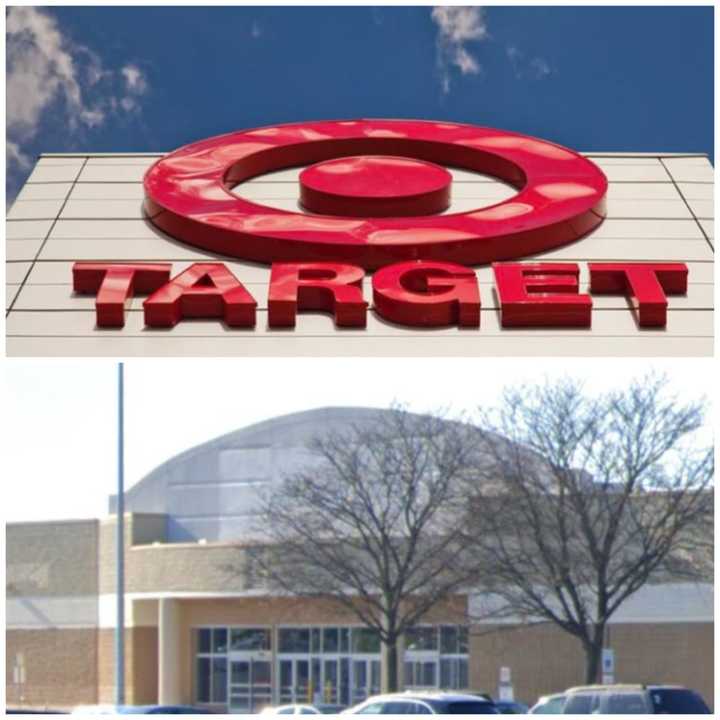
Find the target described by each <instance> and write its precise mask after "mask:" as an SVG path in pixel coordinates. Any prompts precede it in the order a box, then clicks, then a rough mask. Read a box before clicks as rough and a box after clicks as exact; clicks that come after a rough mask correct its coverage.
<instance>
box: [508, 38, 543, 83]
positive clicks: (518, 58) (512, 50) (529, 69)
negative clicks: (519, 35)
mask: <svg viewBox="0 0 720 720" xmlns="http://www.w3.org/2000/svg"><path fill="white" fill-rule="evenodd" d="M505 54H506V55H507V58H508V60H509V61H510V65H511V66H512V68H513V71H514V72H515V77H516V78H518V79H520V78H524V77H527V74H528V73H529V74H530V75H532V76H533V77H534V78H536V79H538V80H542V79H543V78H545V77H547V76H548V75H550V74H551V73H552V69H551V68H550V64H549V63H548V61H547V60H545V58H541V57H534V58H532V60H530V61H529V62H525V53H523V52H522V51H521V50H519V49H518V48H517V47H516V46H515V45H508V46H507V47H506V48H505Z"/></svg>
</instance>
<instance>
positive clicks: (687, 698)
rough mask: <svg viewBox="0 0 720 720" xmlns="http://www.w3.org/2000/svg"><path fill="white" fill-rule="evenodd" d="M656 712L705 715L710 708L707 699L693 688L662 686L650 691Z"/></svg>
mask: <svg viewBox="0 0 720 720" xmlns="http://www.w3.org/2000/svg"><path fill="white" fill-rule="evenodd" d="M650 697H651V699H652V703H653V705H654V706H655V712H656V713H666V714H672V715H705V714H707V713H709V712H710V709H709V708H708V706H707V705H706V704H705V701H704V700H703V699H702V698H701V697H700V695H698V694H697V693H696V692H693V691H692V690H683V689H681V688H661V689H656V690H653V691H652V692H651V693H650Z"/></svg>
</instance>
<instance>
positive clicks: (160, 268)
mask: <svg viewBox="0 0 720 720" xmlns="http://www.w3.org/2000/svg"><path fill="white" fill-rule="evenodd" d="M170 268H171V266H170V263H75V264H74V265H73V268H72V273H73V290H74V291H75V292H76V293H82V294H86V295H93V294H96V295H97V298H96V300H95V316H96V322H97V325H98V327H123V326H124V325H125V307H126V305H127V304H128V302H129V301H130V299H131V298H132V297H133V295H134V294H136V293H138V294H148V293H152V292H155V291H156V290H157V289H158V288H160V287H162V286H163V285H164V284H165V283H166V282H167V281H168V280H169V279H170Z"/></svg>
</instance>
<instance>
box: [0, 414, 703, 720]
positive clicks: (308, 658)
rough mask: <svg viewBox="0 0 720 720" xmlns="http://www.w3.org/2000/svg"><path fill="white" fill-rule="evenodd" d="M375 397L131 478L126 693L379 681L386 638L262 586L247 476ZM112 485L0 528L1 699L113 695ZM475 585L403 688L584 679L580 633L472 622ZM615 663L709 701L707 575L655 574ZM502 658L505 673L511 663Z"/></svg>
mask: <svg viewBox="0 0 720 720" xmlns="http://www.w3.org/2000/svg"><path fill="white" fill-rule="evenodd" d="M381 412H382V411H378V410H369V409H362V408H329V409H318V410H311V411H307V412H302V413H296V414H292V415H288V416H283V417H278V418H274V419H272V420H268V421H264V422H261V423H258V424H256V425H252V426H250V427H247V428H243V429H241V430H238V431H236V432H233V433H230V434H228V435H224V436H222V437H220V438H217V439H215V440H212V441H210V442H207V443H204V444H202V445H200V446H197V447H194V448H192V449H190V450H188V451H186V452H183V453H181V454H180V455H178V456H176V457H174V458H172V459H170V460H168V461H167V462H165V463H163V464H162V465H161V466H159V467H158V468H157V469H155V470H154V471H153V472H151V473H150V474H149V475H147V476H146V477H145V478H143V479H142V480H141V481H140V482H138V483H137V484H136V485H134V486H133V487H132V488H130V490H129V491H128V492H127V498H126V510H127V512H126V515H125V518H124V522H125V529H126V533H125V539H126V548H125V550H126V593H127V595H126V635H125V637H126V677H127V680H126V683H127V701H128V702H129V703H138V704H140V703H155V702H162V703H197V704H203V705H204V704H207V705H210V706H212V707H214V708H215V709H218V710H227V711H230V712H243V711H245V712H247V711H249V710H257V709H259V708H260V707H262V706H264V705H267V704H270V703H286V702H293V701H294V702H306V701H313V700H314V701H326V702H332V703H339V704H343V705H348V704H352V703H354V702H357V701H360V700H362V699H364V698H365V697H366V696H367V695H368V694H371V693H374V692H377V691H378V690H379V689H380V667H381V648H380V643H379V641H378V638H377V636H376V635H374V633H373V632H372V631H370V630H368V629H367V628H364V627H362V626H361V625H360V624H359V623H358V621H357V619H356V618H355V617H354V616H352V615H350V614H348V613H347V612H345V611H343V610H340V609H338V608H337V607H335V606H332V605H329V604H327V603H324V602H319V601H310V600H307V599H300V598H292V597H287V596H285V597H270V596H268V595H266V594H265V593H264V592H263V591H262V590H259V589H258V583H257V582H256V576H255V575H256V572H257V568H256V567H255V564H254V562H253V555H252V553H249V552H248V546H247V545H244V544H243V542H244V540H245V541H246V540H247V536H248V532H249V529H250V528H251V527H252V520H253V519H254V517H255V516H256V508H255V500H254V497H255V495H254V491H255V489H256V488H257V487H258V486H265V487H267V486H270V487H272V483H274V482H277V480H278V478H280V477H281V476H282V475H283V473H285V472H287V471H289V470H291V469H292V468H296V467H298V466H302V465H304V464H306V463H307V461H308V460H309V459H312V458H311V456H310V455H309V451H308V450H307V443H308V441H309V440H310V439H311V438H313V437H315V436H317V435H318V434H319V433H322V432H323V431H326V430H327V429H328V428H329V427H333V428H335V429H337V428H342V427H343V426H345V425H347V424H349V423H358V422H372V421H373V419H374V418H375V419H376V418H377V414H378V413H381ZM114 505H115V498H110V508H109V509H110V514H109V516H108V517H107V518H104V519H102V520H78V521H72V520H69V521H62V522H39V523H13V524H10V525H8V527H7V632H6V643H7V663H6V668H7V670H6V673H7V674H6V692H7V702H8V705H9V706H15V705H22V704H24V705H30V706H35V707H37V706H45V705H47V706H53V707H72V706H75V705H79V704H94V703H107V702H112V701H113V696H114V667H113V657H114V656H113V634H114V623H115V594H114V593H115V532H116V523H117V516H116V515H114V514H113V511H114ZM473 597H474V596H470V597H468V596H457V597H454V598H452V600H451V601H448V602H446V603H445V604H444V605H443V606H441V607H438V608H436V609H435V610H434V611H433V612H432V613H431V614H430V615H429V616H428V617H426V618H425V619H424V621H423V624H422V625H421V626H419V627H417V628H416V630H415V631H414V632H413V633H412V634H410V635H409V636H406V637H405V639H404V642H403V648H402V652H401V653H400V662H401V663H402V672H401V673H400V677H401V678H402V681H403V682H404V684H405V686H406V687H413V688H428V687H429V688H437V687H443V688H458V689H474V690H483V691H488V692H490V693H492V694H493V695H495V694H496V693H497V690H498V684H499V681H500V677H501V669H505V670H502V673H503V677H506V673H507V672H510V673H511V675H510V682H511V684H512V686H513V690H514V695H515V697H516V698H518V699H522V700H524V701H526V702H533V701H534V700H535V699H536V698H537V697H538V696H539V695H540V694H543V693H549V692H554V691H559V690H562V689H564V688H566V687H568V686H572V685H576V684H579V683H581V682H582V675H583V658H582V652H581V650H580V647H579V645H578V643H576V642H575V641H573V640H572V639H571V638H569V637H568V636H567V635H565V634H564V633H562V632H560V631H558V630H557V629H555V628H553V627H550V626H546V625H541V626H534V627H517V628H515V629H512V630H511V631H509V629H508V627H507V626H505V627H503V628H502V629H500V630H498V631H497V632H492V630H493V628H492V627H490V626H488V625H483V626H480V625H470V626H468V624H467V618H468V604H470V605H472V603H473V602H474V599H473ZM608 645H609V647H611V648H612V649H613V650H614V652H615V677H616V679H617V680H622V681H624V682H660V683H662V682H667V683H669V682H672V683H680V684H684V685H687V686H690V687H693V688H695V689H697V690H699V691H700V692H701V693H702V694H703V695H704V697H705V698H706V700H707V701H708V703H709V704H711V705H712V702H713V593H712V584H711V583H710V582H709V583H708V584H706V585H702V584H700V585H698V584H687V583H663V584H661V585H651V586H647V587H646V588H644V589H643V590H641V591H640V592H638V593H637V594H636V595H635V596H633V597H632V598H631V599H630V600H629V601H628V602H627V603H626V604H625V605H624V606H623V607H622V609H621V610H620V611H619V612H618V613H617V614H616V616H615V617H614V619H613V622H612V623H611V625H610V628H609V631H608ZM507 668H509V671H508V670H507Z"/></svg>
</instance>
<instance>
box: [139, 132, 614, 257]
mask: <svg viewBox="0 0 720 720" xmlns="http://www.w3.org/2000/svg"><path fill="white" fill-rule="evenodd" d="M292 167H303V168H305V169H304V170H303V171H302V172H301V174H300V192H299V195H300V202H301V204H302V206H303V208H304V209H306V210H307V211H308V213H302V212H287V211H284V210H280V209H278V208H272V207H267V206H264V205H261V204H258V203H254V202H251V201H249V200H246V199H244V198H241V197H238V196H237V195H235V194H233V192H232V188H234V187H235V186H236V185H238V184H239V183H241V182H244V181H246V180H249V179H251V178H253V177H257V176H260V175H263V174H265V173H268V172H272V171H276V170H282V169H286V168H292ZM446 167H452V168H459V169H463V170H468V171H472V172H475V173H482V174H485V175H490V176H493V177H495V178H497V179H499V180H501V181H503V182H506V183H509V184H510V185H512V186H513V187H515V188H516V189H517V191H518V192H517V194H516V195H514V196H513V197H511V198H509V199H507V200H505V201H503V202H500V203H497V204H496V205H492V206H489V207H482V208H478V209H476V210H471V211H469V212H462V213H448V214H438V213H442V212H443V211H444V210H446V209H447V208H448V207H449V204H450V199H451V195H452V176H451V175H450V173H449V172H448V171H447V170H446V169H445V168H446ZM144 184H145V194H146V199H145V209H146V212H147V214H148V217H149V219H150V221H151V222H152V223H153V224H154V225H156V226H157V227H158V228H159V229H161V230H163V231H164V232H166V233H168V234H169V235H171V236H172V237H174V238H176V239H178V240H180V241H183V242H186V243H189V244H191V245H194V246H196V247H199V248H201V249H203V250H207V251H211V252H213V253H221V254H223V255H228V256H231V257H236V258H240V259H243V260H250V261H257V262H263V263H272V262H301V261H325V262H329V261H334V262H343V261H345V262H349V263H353V264H355V265H360V266H362V267H364V268H366V269H376V268H379V267H382V266H384V265H388V264H390V263H395V262H399V261H403V260H435V261H445V262H455V263H461V264H464V265H478V264H484V263H489V262H493V261H498V260H509V259H513V258H519V257H525V256H528V255H532V254H535V253H538V252H542V251H546V250H550V249H552V248H556V247H559V246H562V245H566V244H568V243H571V242H574V241H575V240H577V239H579V238H580V237H582V236H583V235H585V234H587V233H588V232H590V231H591V230H593V229H594V228H595V227H597V226H598V225H599V224H600V223H601V222H602V221H603V219H604V217H605V194H606V192H607V179H606V178H605V176H604V175H603V173H602V172H601V171H600V169H599V168H598V167H597V166H596V165H594V164H593V163H592V162H590V161H589V160H587V159H586V158H584V157H582V156H581V155H579V154H578V153H575V152H573V151H572V150H569V149H567V148H564V147H561V146H559V145H555V144H554V143H550V142H546V141H544V140H539V139H537V138H532V137H529V136H525V135H520V134H517V133H510V132H504V131H500V130H494V129H492V128H483V127H475V126H473V125H464V124H455V123H441V122H430V121H406V120H351V121H332V122H313V123H300V124H291V125H280V126H277V127H266V128H258V129H254V130H244V131H240V132H236V133H230V134H228V135H222V136H218V137H214V138H209V139H207V140H203V141H201V142H198V143H194V144H192V145H188V146H186V147H184V148H181V149H179V150H176V151H175V152H173V153H170V154H169V155H167V156H166V157H164V158H162V159H161V160H159V161H158V162H156V163H155V164H154V165H153V166H152V167H151V168H150V169H149V170H148V172H147V174H146V176H145V181H144Z"/></svg>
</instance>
